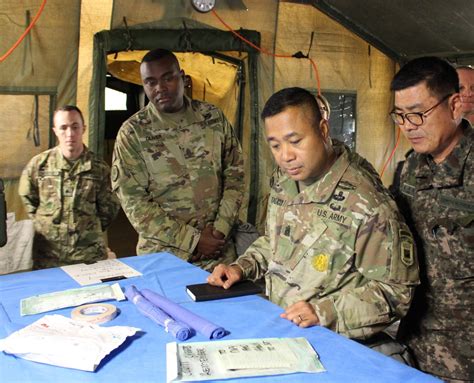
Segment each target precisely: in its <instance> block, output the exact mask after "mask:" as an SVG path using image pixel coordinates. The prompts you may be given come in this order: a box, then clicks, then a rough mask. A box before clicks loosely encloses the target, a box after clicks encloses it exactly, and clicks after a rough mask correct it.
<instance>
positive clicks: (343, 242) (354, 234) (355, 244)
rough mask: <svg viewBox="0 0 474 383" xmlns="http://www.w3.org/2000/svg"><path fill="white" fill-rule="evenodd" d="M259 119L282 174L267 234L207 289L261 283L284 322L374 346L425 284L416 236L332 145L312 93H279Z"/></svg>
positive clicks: (343, 150) (371, 178)
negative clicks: (262, 280) (420, 284)
mask: <svg viewBox="0 0 474 383" xmlns="http://www.w3.org/2000/svg"><path fill="white" fill-rule="evenodd" d="M262 118H263V119H264V120H265V128H266V135H267V140H268V142H269V144H270V147H271V150H272V153H273V155H274V157H275V160H276V162H277V164H278V165H279V170H278V171H277V172H276V175H275V177H274V179H273V184H272V190H271V194H270V199H269V207H268V214H267V223H266V234H265V236H263V237H260V238H259V239H258V240H257V241H256V242H254V243H253V244H252V245H251V246H250V247H249V249H248V250H247V251H246V253H245V254H244V255H242V256H241V257H239V258H238V259H237V261H236V262H235V263H233V264H232V265H230V266H225V265H219V266H217V267H216V268H215V269H214V272H213V273H212V274H211V276H209V278H208V282H209V283H211V284H215V285H218V286H223V287H224V288H228V287H230V286H231V285H232V283H234V282H236V281H238V280H240V279H247V278H248V279H258V278H260V277H265V281H266V289H267V295H268V297H269V298H270V300H271V301H272V302H274V303H276V304H278V305H280V306H282V307H283V308H284V309H285V312H284V313H283V314H282V317H283V318H286V319H288V320H290V321H292V322H294V323H295V324H296V325H298V326H300V327H309V326H313V325H321V326H325V327H328V328H330V329H332V330H334V331H336V332H338V333H340V334H343V335H345V336H347V337H350V338H355V339H361V340H369V339H371V338H373V337H374V336H375V335H376V334H378V333H380V332H381V331H382V330H384V329H386V328H387V327H388V326H390V325H391V324H393V323H395V322H396V321H398V320H399V319H400V318H401V317H403V316H404V315H405V313H406V312H407V310H408V306H409V304H410V302H411V299H412V294H413V291H414V287H415V285H417V284H418V282H419V281H418V263H417V259H416V254H415V253H414V243H413V238H412V236H411V233H410V231H409V229H408V228H407V226H406V224H405V223H404V221H403V218H402V217H401V215H400V213H399V212H398V210H397V208H396V205H395V202H394V201H393V200H392V199H391V197H390V195H389V193H388V192H387V190H386V189H385V188H384V187H383V185H382V183H381V181H380V179H379V178H378V176H377V175H376V173H375V171H374V170H373V168H372V166H371V165H370V164H369V163H368V162H367V161H365V160H364V159H362V158H361V157H359V156H358V155H357V154H353V153H351V152H350V151H349V149H348V148H347V147H345V146H343V145H342V144H333V143H332V141H331V139H330V138H329V135H328V130H329V127H328V123H327V121H326V120H324V119H321V115H320V112H319V109H318V105H317V104H316V101H315V99H314V97H313V96H312V95H311V94H310V93H309V92H307V91H305V90H303V89H301V88H288V89H283V90H281V91H279V92H277V93H276V94H274V95H273V96H272V97H271V98H270V99H269V100H268V101H267V104H266V106H265V108H264V110H263V112H262Z"/></svg>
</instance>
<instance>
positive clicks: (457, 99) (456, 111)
mask: <svg viewBox="0 0 474 383" xmlns="http://www.w3.org/2000/svg"><path fill="white" fill-rule="evenodd" d="M448 105H449V108H450V110H451V113H452V115H453V118H454V119H455V120H457V119H459V118H461V116H462V102H461V95H460V94H459V93H454V94H453V95H452V96H451V97H449V99H448Z"/></svg>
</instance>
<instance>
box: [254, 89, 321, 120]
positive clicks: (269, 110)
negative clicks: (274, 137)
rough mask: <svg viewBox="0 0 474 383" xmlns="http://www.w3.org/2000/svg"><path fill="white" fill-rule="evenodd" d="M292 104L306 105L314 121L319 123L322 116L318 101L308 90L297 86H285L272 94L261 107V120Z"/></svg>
mask: <svg viewBox="0 0 474 383" xmlns="http://www.w3.org/2000/svg"><path fill="white" fill-rule="evenodd" d="M292 106H300V107H303V106H306V107H308V108H309V109H310V110H311V111H312V113H313V118H314V123H315V124H319V121H320V120H321V118H322V116H321V111H320V110H319V105H318V102H317V101H316V99H315V97H314V96H313V95H312V94H311V93H310V92H308V91H307V90H306V89H303V88H298V87H294V88H285V89H282V90H279V91H278V92H276V93H275V94H273V95H272V96H271V97H270V98H269V99H268V101H267V102H266V103H265V106H264V107H263V110H262V114H261V117H262V120H265V119H266V118H269V117H273V116H275V115H277V114H279V113H281V112H283V111H284V110H285V109H286V108H288V107H292Z"/></svg>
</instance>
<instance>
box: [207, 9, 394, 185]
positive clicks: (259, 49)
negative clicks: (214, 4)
mask: <svg viewBox="0 0 474 383" xmlns="http://www.w3.org/2000/svg"><path fill="white" fill-rule="evenodd" d="M211 12H212V14H213V15H214V16H215V17H216V18H217V19H218V20H219V21H220V22H221V23H222V25H224V26H225V27H226V28H227V29H228V30H229V31H230V32H232V33H233V34H234V35H235V36H236V37H238V38H239V39H240V40H242V41H244V42H245V43H247V44H248V45H250V46H251V47H252V48H255V49H256V50H258V51H259V52H261V53H263V54H266V55H269V56H273V57H278V58H294V56H291V55H282V54H276V53H272V52H269V51H267V50H266V49H263V48H260V47H259V46H257V45H255V44H253V43H252V42H251V41H249V40H247V39H246V38H245V37H243V36H242V35H240V34H239V33H237V32H236V31H235V30H233V29H232V27H231V26H230V25H228V24H227V23H226V22H225V21H224V20H223V19H222V18H221V17H220V16H219V15H218V14H217V12H216V11H215V10H212V11H211ZM305 58H306V59H308V60H309V61H310V62H311V65H312V66H313V69H314V73H315V74H316V82H317V87H318V95H319V96H320V95H321V83H320V81H319V72H318V67H317V66H316V63H315V62H314V61H313V59H311V58H309V57H305ZM399 141H400V129H398V133H397V140H396V143H395V146H394V147H393V150H392V153H391V154H390V156H389V157H388V159H387V161H386V162H385V164H384V166H383V168H382V171H381V173H380V178H382V177H383V175H384V173H385V169H386V167H387V165H388V163H389V162H390V160H391V159H392V157H393V156H394V154H395V151H396V150H397V147H398V143H399Z"/></svg>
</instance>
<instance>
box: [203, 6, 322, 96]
mask: <svg viewBox="0 0 474 383" xmlns="http://www.w3.org/2000/svg"><path fill="white" fill-rule="evenodd" d="M211 12H212V14H213V15H214V16H215V17H216V18H217V19H218V20H219V21H220V22H221V23H222V25H224V26H225V27H226V28H227V29H228V30H229V31H230V32H231V33H232V34H233V35H234V36H236V37H237V38H239V39H240V40H242V41H243V42H245V43H247V44H248V45H250V46H251V47H252V48H254V49H256V50H257V51H259V52H260V53H263V54H265V55H268V56H273V57H277V58H287V59H292V58H295V56H293V55H283V54H277V53H272V52H270V51H267V50H266V49H264V48H260V47H259V46H257V45H255V44H254V43H252V42H251V41H249V40H247V39H246V38H245V37H244V36H242V35H241V34H239V33H238V32H236V31H235V30H234V29H232V27H231V26H230V25H228V24H227V23H226V22H225V21H224V20H223V19H222V18H221V17H220V16H219V15H218V14H217V12H216V11H215V10H214V9H213V10H212V11H211ZM301 58H305V59H307V60H309V62H310V63H311V65H312V66H313V70H314V73H315V75H316V82H317V88H318V95H319V96H320V95H321V83H320V81H319V72H318V67H317V65H316V63H315V62H314V60H313V59H312V58H310V57H305V56H303V57H301Z"/></svg>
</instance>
